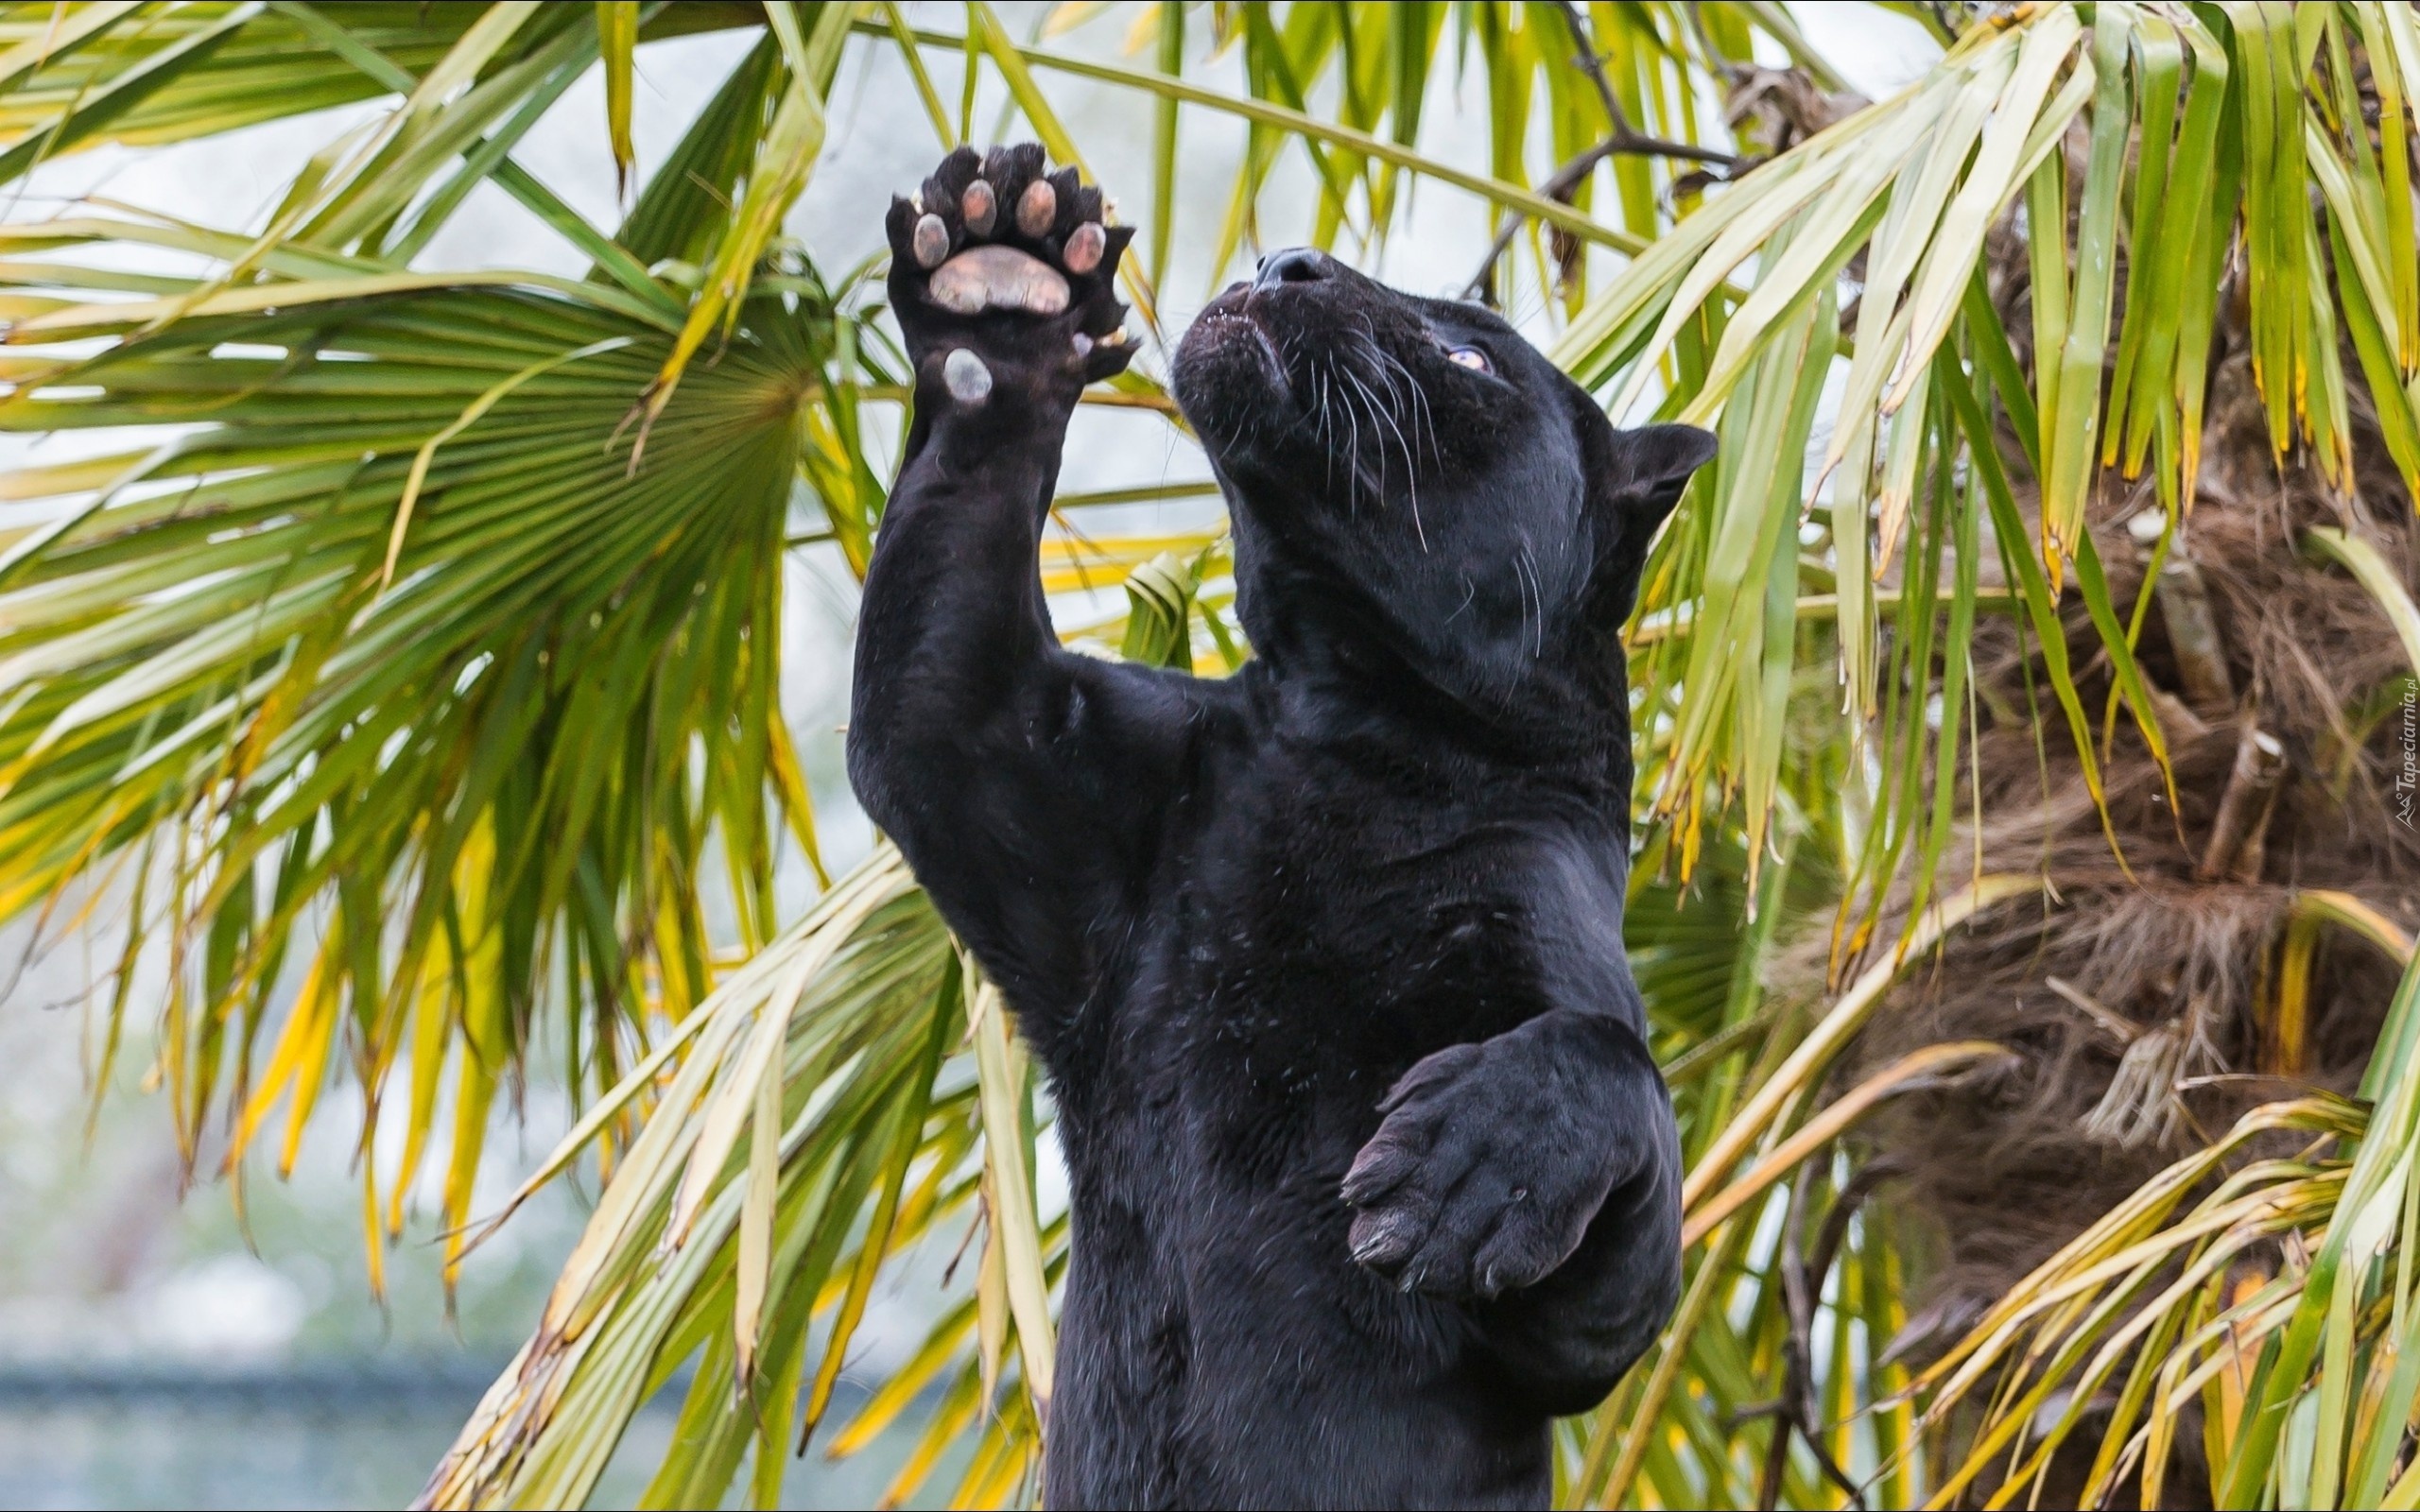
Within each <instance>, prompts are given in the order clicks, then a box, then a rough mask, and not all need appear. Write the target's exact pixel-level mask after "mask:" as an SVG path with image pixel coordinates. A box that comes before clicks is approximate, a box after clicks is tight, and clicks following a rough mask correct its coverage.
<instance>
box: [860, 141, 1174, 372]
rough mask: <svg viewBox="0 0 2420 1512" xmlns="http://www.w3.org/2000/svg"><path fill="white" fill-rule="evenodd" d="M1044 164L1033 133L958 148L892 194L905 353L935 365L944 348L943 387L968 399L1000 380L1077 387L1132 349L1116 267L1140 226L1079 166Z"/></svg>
mask: <svg viewBox="0 0 2420 1512" xmlns="http://www.w3.org/2000/svg"><path fill="white" fill-rule="evenodd" d="M1045 166H1046V163H1045V160H1044V157H1043V152H1042V148H1040V147H1039V146H1034V145H1032V144H1030V143H1028V144H1025V145H1022V146H1011V147H995V148H994V149H993V150H992V151H991V152H990V153H989V154H988V155H984V156H980V157H978V156H977V153H976V152H975V150H974V149H973V148H971V147H960V148H959V149H958V150H957V151H955V152H953V153H951V154H950V155H949V156H948V157H947V158H945V159H943V160H942V163H941V165H940V166H939V167H938V168H936V169H935V170H934V171H933V176H932V177H931V178H929V179H927V180H925V184H924V188H923V189H922V190H921V191H920V192H919V193H918V194H917V195H916V196H915V197H914V198H911V199H896V200H893V201H892V203H891V209H890V225H889V230H890V249H891V271H890V284H891V293H892V303H893V306H894V308H895V310H896V312H897V314H898V317H899V323H900V327H901V329H902V331H903V332H904V333H905V334H906V335H907V337H908V353H909V356H910V357H911V358H912V359H913V360H914V361H915V363H916V366H917V368H918V369H919V370H928V369H929V368H930V364H931V362H932V360H933V359H934V358H935V357H936V356H939V355H942V354H947V359H946V360H947V361H948V362H949V363H951V364H953V365H954V366H952V367H951V368H950V369H949V370H948V371H945V372H943V373H942V378H943V380H944V387H946V388H947V389H948V391H949V393H950V395H951V397H952V398H954V399H957V400H959V402H960V403H961V404H971V403H980V402H981V400H982V399H983V397H985V396H987V395H989V393H990V392H991V391H992V388H993V387H994V384H995V383H1011V384H1015V383H1020V382H1033V383H1043V384H1048V385H1050V386H1052V387H1062V386H1063V384H1065V383H1067V382H1073V383H1074V384H1076V385H1078V386H1080V385H1082V384H1085V383H1090V382H1094V381H1096V380H1098V379H1101V378H1106V377H1109V376H1111V375H1112V374H1115V373H1116V372H1118V371H1119V370H1121V369H1124V368H1125V366H1126V364H1127V362H1128V361H1129V360H1130V359H1131V357H1132V351H1131V349H1130V348H1129V347H1128V345H1127V342H1126V333H1125V330H1124V327H1123V323H1122V322H1123V321H1124V318H1125V314H1126V309H1125V306H1124V305H1122V304H1120V303H1119V302H1118V301H1117V298H1116V294H1115V274H1116V271H1117V261H1118V258H1119V256H1120V255H1121V254H1122V253H1123V252H1124V251H1125V249H1126V244H1127V243H1128V242H1129V241H1130V240H1131V239H1132V235H1133V232H1132V230H1131V229H1130V228H1126V227H1113V226H1109V225H1106V224H1105V223H1104V222H1103V220H1102V206H1101V197H1100V191H1099V190H1098V189H1093V188H1087V187H1085V186H1084V185H1083V184H1082V183H1081V182H1080V181H1079V180H1078V179H1077V177H1076V171H1075V170H1074V169H1073V168H1062V169H1060V170H1059V171H1058V172H1057V173H1046V172H1045V171H1044V169H1045ZM959 352H965V353H967V354H968V355H967V358H966V360H965V361H964V362H960V361H959V359H958V356H957V354H958V353H959ZM968 363H974V364H975V365H976V366H975V367H972V368H970V367H969V366H967V364H968ZM978 370H979V371H980V372H982V373H983V374H984V375H985V378H984V379H981V380H978V379H977V378H976V377H975V374H976V372H977V371H978ZM977 388H979V389H980V393H977V394H976V395H975V396H974V397H973V398H969V397H968V393H967V392H966V390H970V389H977Z"/></svg>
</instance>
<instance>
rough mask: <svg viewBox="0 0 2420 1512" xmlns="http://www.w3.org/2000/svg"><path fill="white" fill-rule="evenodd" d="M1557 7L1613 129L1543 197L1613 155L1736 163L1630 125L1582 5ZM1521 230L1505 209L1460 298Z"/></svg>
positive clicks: (1559, 194)
mask: <svg viewBox="0 0 2420 1512" xmlns="http://www.w3.org/2000/svg"><path fill="white" fill-rule="evenodd" d="M1558 9H1561V10H1562V12H1563V19H1564V25H1565V26H1569V27H1570V28H1571V40H1572V42H1573V43H1575V44H1576V45H1577V46H1578V47H1579V49H1580V51H1579V53H1578V55H1577V56H1575V57H1574V58H1573V59H1572V62H1573V64H1574V65H1576V66H1577V67H1578V68H1579V69H1580V71H1581V72H1582V73H1584V74H1586V75H1587V76H1588V79H1589V82H1591V83H1593V84H1595V85H1596V86H1597V97H1598V99H1599V100H1600V101H1601V102H1603V104H1604V107H1605V119H1606V120H1607V121H1608V122H1610V123H1611V124H1612V127H1613V129H1612V130H1611V131H1609V132H1608V133H1607V134H1606V136H1605V139H1604V140H1603V141H1602V142H1599V143H1598V144H1597V145H1596V146H1591V147H1588V148H1586V149H1585V150H1583V151H1582V152H1581V153H1580V154H1579V155H1578V156H1577V157H1575V158H1573V159H1572V160H1571V161H1570V162H1568V163H1564V165H1563V166H1562V167H1560V168H1557V169H1556V170H1555V171H1554V172H1553V173H1552V174H1550V175H1548V176H1547V180H1546V181H1545V182H1544V183H1541V184H1540V185H1538V188H1537V193H1538V196H1539V197H1540V198H1546V199H1557V200H1564V202H1566V203H1567V202H1568V197H1569V196H1570V194H1571V193H1572V191H1573V190H1575V189H1577V188H1578V187H1579V186H1580V185H1581V184H1582V182H1584V181H1586V180H1587V178H1588V175H1589V174H1591V173H1593V172H1595V171H1596V167H1597V164H1599V163H1602V162H1604V161H1605V160H1606V159H1607V158H1613V157H1637V158H1672V159H1677V160H1679V161H1681V162H1684V163H1703V164H1704V165H1706V166H1708V167H1713V168H1720V169H1721V170H1722V171H1723V172H1724V173H1725V174H1726V175H1728V174H1729V173H1731V172H1732V171H1733V170H1735V169H1737V167H1738V166H1739V159H1738V158H1737V157H1736V156H1734V155H1733V154H1731V153H1728V152H1724V151H1720V150H1719V149H1717V148H1714V147H1702V146H1697V145H1695V144H1694V143H1689V142H1674V141H1670V140H1668V139H1667V138H1664V137H1659V136H1650V135H1648V134H1647V133H1646V132H1643V131H1641V130H1639V129H1637V128H1636V127H1634V126H1633V125H1631V120H1630V112H1627V111H1625V110H1623V109H1622V102H1621V100H1620V98H1619V97H1618V96H1617V95H1616V94H1615V93H1614V86H1613V81H1612V80H1611V79H1608V78H1607V77H1605V60H1604V58H1603V56H1602V55H1600V54H1599V52H1598V51H1597V49H1596V46H1595V42H1594V39H1593V38H1591V37H1590V36H1589V35H1588V19H1587V17H1585V16H1584V15H1582V13H1581V10H1580V8H1579V7H1578V6H1577V5H1574V4H1573V3H1572V0H1562V3H1561V5H1560V6H1559V7H1558ZM1520 230H1521V215H1520V214H1519V213H1518V212H1517V211H1508V212H1507V213H1506V214H1505V216H1504V220H1503V222H1502V224H1501V225H1499V226H1498V227H1497V228H1496V232H1495V242H1494V243H1493V244H1492V245H1491V246H1490V247H1489V248H1488V250H1487V256H1486V258H1485V259H1484V260H1483V261H1481V262H1480V264H1479V266H1478V272H1476V273H1474V274H1472V275H1471V281H1470V283H1468V284H1467V285H1465V286H1464V288H1463V290H1462V298H1464V299H1466V300H1476V299H1481V298H1484V297H1485V295H1486V294H1487V291H1488V289H1489V287H1490V286H1491V285H1492V284H1493V283H1494V282H1495V265H1496V264H1497V263H1498V262H1500V261H1502V259H1503V257H1504V254H1505V252H1506V251H1507V250H1508V249H1510V248H1511V247H1512V245H1513V237H1514V236H1515V235H1517V234H1519V232H1520Z"/></svg>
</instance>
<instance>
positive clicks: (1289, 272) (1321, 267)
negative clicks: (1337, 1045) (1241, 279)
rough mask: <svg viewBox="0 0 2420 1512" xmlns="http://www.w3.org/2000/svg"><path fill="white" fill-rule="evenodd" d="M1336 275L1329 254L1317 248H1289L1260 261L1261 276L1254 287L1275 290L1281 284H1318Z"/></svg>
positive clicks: (1257, 278)
mask: <svg viewBox="0 0 2420 1512" xmlns="http://www.w3.org/2000/svg"><path fill="white" fill-rule="evenodd" d="M1334 275H1335V265H1334V264H1333V263H1331V262H1329V261H1328V258H1327V254H1326V253H1325V252H1322V251H1320V250H1319V249H1316V248H1310V247H1288V248H1287V249H1284V250H1283V251H1276V252H1271V253H1270V254H1269V255H1268V256H1267V257H1264V258H1262V259H1261V260H1260V274H1259V276H1258V277H1256V278H1254V279H1253V281H1252V283H1253V287H1254V288H1258V289H1273V288H1275V287H1276V286H1277V285H1278V284H1280V283H1318V282H1319V281H1320V280H1322V279H1324V278H1331V277H1333V276H1334Z"/></svg>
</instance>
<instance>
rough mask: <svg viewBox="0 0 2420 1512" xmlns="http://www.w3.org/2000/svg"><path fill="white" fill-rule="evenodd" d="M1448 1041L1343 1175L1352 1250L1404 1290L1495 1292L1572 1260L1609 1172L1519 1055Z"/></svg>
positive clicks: (1390, 1101) (1602, 1156) (1412, 1074)
mask: <svg viewBox="0 0 2420 1512" xmlns="http://www.w3.org/2000/svg"><path fill="white" fill-rule="evenodd" d="M1493 1046H1494V1042H1493V1041H1491V1042H1489V1043H1482V1044H1466V1045H1455V1046H1452V1047H1450V1048H1448V1049H1445V1050H1441V1051H1439V1052H1438V1053H1437V1054H1435V1055H1433V1056H1430V1057H1427V1058H1426V1059H1425V1060H1423V1061H1421V1062H1420V1063H1419V1064H1418V1065H1416V1066H1414V1067H1412V1068H1411V1070H1410V1071H1409V1072H1408V1073H1406V1074H1405V1075H1404V1077H1403V1079H1402V1080H1401V1081H1399V1082H1397V1083H1396V1084H1395V1087H1394V1090H1393V1091H1391V1092H1390V1093H1388V1094H1387V1099H1386V1101H1385V1102H1383V1103H1381V1104H1380V1105H1379V1108H1380V1109H1381V1110H1382V1111H1384V1112H1385V1114H1386V1119H1385V1121H1384V1122H1383V1123H1381V1124H1380V1125H1378V1131H1377V1133H1375V1134H1374V1135H1372V1136H1371V1138H1370V1142H1369V1143H1367V1144H1365V1145H1363V1146H1362V1147H1361V1152H1360V1154H1359V1155H1358V1156H1357V1157H1356V1158H1355V1159H1354V1161H1353V1168H1352V1169H1351V1170H1350V1171H1348V1172H1347V1173H1346V1174H1345V1177H1344V1200H1345V1201H1346V1202H1347V1203H1349V1204H1350V1205H1351V1206H1352V1207H1353V1208H1354V1210H1355V1212H1354V1217H1353V1228H1352V1233H1351V1244H1352V1248H1353V1258H1354V1259H1355V1260H1357V1261H1358V1262H1359V1263H1362V1264H1363V1265H1366V1266H1368V1267H1369V1268H1370V1269H1371V1270H1374V1271H1375V1272H1377V1273H1378V1274H1379V1275H1381V1276H1385V1277H1388V1278H1390V1279H1391V1280H1393V1281H1394V1282H1395V1283H1396V1284H1397V1285H1398V1286H1400V1287H1401V1288H1402V1289H1403V1290H1405V1291H1407V1292H1409V1291H1419V1292H1427V1293H1433V1294H1436V1295H1439V1296H1443V1297H1474V1296H1476V1297H1495V1295H1497V1294H1498V1293H1501V1292H1505V1291H1509V1290H1512V1289H1514V1288H1516V1287H1522V1286H1529V1285H1533V1284H1535V1283H1536V1282H1538V1281H1540V1280H1545V1279H1546V1277H1547V1275H1548V1274H1549V1273H1550V1272H1552V1271H1553V1270H1554V1268H1555V1267H1556V1266H1558V1265H1560V1264H1562V1263H1564V1261H1565V1260H1566V1259H1568V1258H1570V1256H1571V1253H1572V1251H1573V1250H1575V1249H1577V1248H1578V1247H1579V1246H1580V1241H1581V1238H1582V1235H1583V1234H1585V1233H1586V1231H1587V1228H1588V1221H1589V1219H1591V1218H1592V1217H1594V1216H1595V1215H1596V1212H1597V1210H1598V1208H1599V1206H1601V1205H1602V1204H1603V1202H1604V1200H1605V1194H1606V1193H1607V1192H1608V1191H1610V1190H1611V1188H1612V1186H1613V1182H1614V1177H1616V1174H1618V1173H1617V1172H1616V1168H1615V1162H1614V1161H1613V1160H1610V1159H1609V1156H1610V1155H1611V1153H1612V1152H1610V1151H1608V1150H1604V1149H1600V1148H1599V1147H1598V1146H1599V1144H1601V1143H1602V1141H1601V1140H1600V1139H1594V1138H1591V1137H1590V1135H1589V1133H1588V1130H1587V1129H1586V1128H1585V1127H1584V1126H1582V1123H1581V1122H1580V1121H1576V1120H1575V1119H1574V1118H1573V1117H1572V1116H1571V1114H1572V1110H1571V1109H1569V1108H1564V1107H1559V1106H1557V1103H1556V1100H1555V1099H1554V1098H1553V1096H1552V1093H1551V1091H1550V1089H1549V1088H1548V1087H1547V1085H1543V1084H1542V1082H1541V1079H1540V1078H1539V1077H1537V1076H1536V1075H1534V1074H1530V1072H1529V1071H1526V1070H1525V1069H1524V1067H1523V1064H1522V1061H1521V1057H1518V1056H1513V1055H1508V1054H1505V1053H1502V1052H1495V1051H1494V1049H1493Z"/></svg>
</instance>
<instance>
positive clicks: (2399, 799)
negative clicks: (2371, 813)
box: [2394, 678, 2420, 830]
mask: <svg viewBox="0 0 2420 1512" xmlns="http://www.w3.org/2000/svg"><path fill="white" fill-rule="evenodd" d="M2401 733H2402V736H2403V769H2402V770H2401V771H2398V772H2396V773H2395V774H2394V816H2395V817H2396V818H2398V819H2401V820H2402V821H2403V827H2404V828H2405V829H2407V830H2408V829H2410V828H2411V806H2412V802H2413V800H2414V799H2415V798H2420V678H2406V679H2404V682H2403V728H2402V731H2401Z"/></svg>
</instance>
